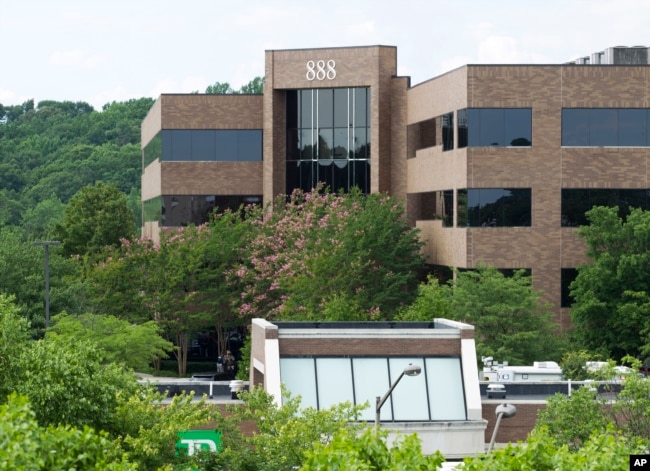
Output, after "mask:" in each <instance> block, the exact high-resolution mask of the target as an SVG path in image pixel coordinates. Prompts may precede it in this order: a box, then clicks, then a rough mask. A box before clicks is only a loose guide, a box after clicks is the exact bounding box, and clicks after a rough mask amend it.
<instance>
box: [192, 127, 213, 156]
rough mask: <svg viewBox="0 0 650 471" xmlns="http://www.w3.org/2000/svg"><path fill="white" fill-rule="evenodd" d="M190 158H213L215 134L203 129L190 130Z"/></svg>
mask: <svg viewBox="0 0 650 471" xmlns="http://www.w3.org/2000/svg"><path fill="white" fill-rule="evenodd" d="M191 132H192V134H191V140H192V160H193V161H195V162H205V161H211V160H215V158H216V152H215V149H216V147H215V134H214V133H213V132H205V131H194V130H193V131H191Z"/></svg>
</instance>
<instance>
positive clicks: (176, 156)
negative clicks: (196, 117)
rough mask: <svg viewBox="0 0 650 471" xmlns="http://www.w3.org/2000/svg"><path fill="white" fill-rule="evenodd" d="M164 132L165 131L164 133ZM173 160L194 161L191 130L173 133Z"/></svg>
mask: <svg viewBox="0 0 650 471" xmlns="http://www.w3.org/2000/svg"><path fill="white" fill-rule="evenodd" d="M163 132H164V131H163ZM171 135H172V158H173V160H176V161H189V160H191V159H192V131H190V130H189V129H183V130H176V131H171Z"/></svg>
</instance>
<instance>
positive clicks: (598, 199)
mask: <svg viewBox="0 0 650 471" xmlns="http://www.w3.org/2000/svg"><path fill="white" fill-rule="evenodd" d="M648 196H649V191H648V190H622V189H598V188H592V189H582V188H564V189H562V219H561V225H562V227H578V226H585V225H587V224H588V223H589V222H588V221H587V216H586V215H585V213H586V212H587V211H589V210H590V209H591V208H593V207H594V206H607V207H614V206H617V207H618V214H619V216H620V217H622V218H625V217H627V215H628V214H630V211H631V209H632V208H641V209H645V210H647V209H650V208H649V207H648Z"/></svg>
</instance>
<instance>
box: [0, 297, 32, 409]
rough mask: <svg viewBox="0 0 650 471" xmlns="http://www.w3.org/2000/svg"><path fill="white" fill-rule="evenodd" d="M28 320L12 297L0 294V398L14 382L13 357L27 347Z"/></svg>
mask: <svg viewBox="0 0 650 471" xmlns="http://www.w3.org/2000/svg"><path fill="white" fill-rule="evenodd" d="M28 339H29V322H27V320H26V319H24V318H23V317H22V316H21V315H20V313H19V309H18V308H17V307H16V305H15V304H14V297H13V296H7V295H4V294H0V398H5V397H7V395H8V394H9V393H10V392H11V391H12V390H13V385H14V384H15V383H16V373H17V371H16V369H15V368H14V364H15V357H16V356H17V355H20V353H21V352H22V351H23V350H24V349H25V348H26V347H27V345H28Z"/></svg>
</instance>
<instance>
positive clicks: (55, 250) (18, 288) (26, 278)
mask: <svg viewBox="0 0 650 471" xmlns="http://www.w3.org/2000/svg"><path fill="white" fill-rule="evenodd" d="M43 252H44V250H43V247H42V246H35V245H33V243H32V241H31V240H29V239H26V238H25V235H24V234H23V233H22V232H21V231H20V230H19V229H18V228H11V227H0V293H5V294H10V295H14V296H15V301H14V302H15V304H16V306H17V307H18V308H19V309H20V312H21V315H23V316H24V317H25V318H26V319H27V320H29V322H30V323H31V327H32V328H33V329H34V330H35V331H40V330H41V329H43V328H44V326H45V316H44V309H43V304H44V295H43V293H44V287H45V281H44V275H45V273H44V253H43ZM78 269H79V266H78V263H77V262H76V261H75V260H72V259H69V258H65V257H63V256H62V255H61V250H60V248H59V247H56V246H52V247H50V248H49V272H50V273H49V278H50V309H51V311H52V312H53V313H56V312H59V311H62V310H69V311H71V312H76V311H75V310H74V305H75V304H76V302H77V298H76V296H75V295H73V293H72V292H69V291H68V288H69V285H68V283H64V282H63V280H64V279H65V278H66V277H75V276H76V275H77V274H78ZM79 294H81V293H79Z"/></svg>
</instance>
